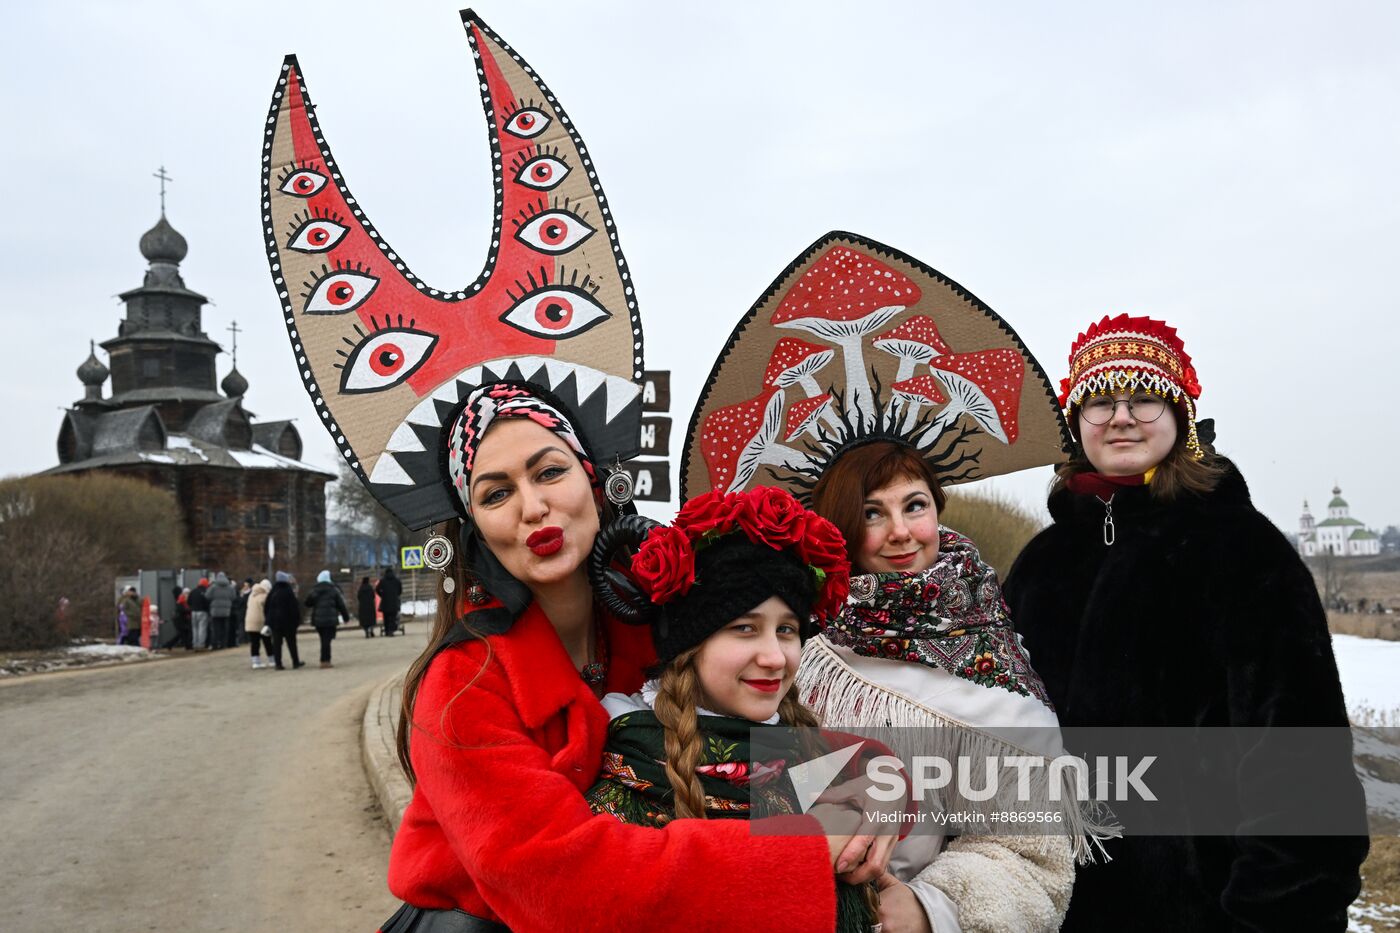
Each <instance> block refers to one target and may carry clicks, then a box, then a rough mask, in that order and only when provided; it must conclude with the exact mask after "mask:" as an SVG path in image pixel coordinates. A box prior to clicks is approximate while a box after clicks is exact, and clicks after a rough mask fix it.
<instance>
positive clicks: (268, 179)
mask: <svg viewBox="0 0 1400 933" xmlns="http://www.w3.org/2000/svg"><path fill="white" fill-rule="evenodd" d="M462 24H463V27H464V28H465V30H466V33H467V41H468V42H469V43H470V44H471V49H472V57H473V58H474V59H475V63H476V71H477V78H478V85H479V88H480V93H481V99H482V105H483V107H484V109H485V111H486V117H487V137H488V141H489V143H490V147H491V166H492V178H493V183H494V185H495V189H496V191H495V194H496V197H495V209H494V212H493V222H492V231H491V248H490V250H489V251H488V253H487V257H486V264H485V266H484V267H483V268H482V271H481V274H480V275H479V276H478V277H477V279H476V281H474V282H473V283H472V284H471V285H470V286H468V287H467V288H465V289H461V290H458V291H440V290H438V289H435V288H429V287H428V286H427V284H426V283H424V282H423V281H421V280H420V279H419V278H418V277H417V276H416V275H414V274H413V271H412V270H411V269H409V268H408V265H407V264H406V263H405V262H404V261H403V260H402V259H401V258H400V257H399V256H398V254H397V253H395V252H394V251H393V250H392V249H391V248H390V246H389V244H388V243H387V242H386V241H385V240H384V239H383V238H382V237H381V236H380V235H379V232H378V231H377V230H376V229H375V228H374V226H373V225H372V224H370V223H369V221H368V220H366V218H365V214H364V211H363V210H362V209H361V207H360V206H359V203H358V202H357V201H356V199H355V198H354V196H353V195H351V193H350V189H349V188H348V187H347V186H346V184H345V180H344V178H343V176H342V174H341V172H340V168H339V166H338V165H337V164H336V162H335V158H334V156H332V155H331V151H330V148H329V146H327V145H326V140H325V135H324V134H323V133H322V131H321V126H320V122H319V121H318V120H317V118H316V109H315V106H314V105H313V104H312V102H311V94H310V92H309V91H308V90H307V87H306V76H305V74H304V72H303V71H302V69H301V65H300V63H299V62H298V61H297V58H296V56H295V55H288V56H287V57H286V58H284V59H283V61H282V72H281V74H280V75H279V76H278V79H277V85H276V87H274V88H273V92H272V103H271V106H270V107H269V108H268V117H267V125H266V129H265V131H264V134H263V159H262V162H263V164H262V219H263V238H264V242H265V244H266V248H267V258H268V264H269V266H270V269H271V272H272V281H273V284H274V285H275V286H276V289H277V296H278V300H279V301H280V302H281V305H282V312H283V316H284V320H285V323H286V325H287V335H288V336H289V337H290V338H291V342H292V352H293V355H294V356H295V358H296V361H297V368H298V370H299V371H300V373H301V379H302V384H303V385H304V386H305V387H306V391H307V394H308V395H310V396H311V399H312V401H313V402H314V403H315V405H316V409H317V411H318V412H319V414H320V416H321V419H322V421H323V422H324V424H325V426H326V429H327V430H328V431H329V432H330V434H331V436H332V437H333V438H334V439H335V442H336V445H337V447H338V448H339V450H340V452H341V455H342V456H343V457H344V458H345V461H346V463H347V464H348V465H349V466H350V468H351V469H352V470H353V471H354V472H355V475H356V476H358V477H359V478H360V480H361V481H362V482H364V483H366V485H370V480H369V477H368V475H367V474H366V472H365V470H364V468H363V467H362V466H361V464H360V459H359V457H358V455H357V454H356V453H355V451H354V450H353V449H352V447H351V445H350V443H349V441H348V440H347V439H346V437H345V435H344V433H343V432H342V431H341V430H340V428H339V425H337V424H336V423H335V421H334V420H333V419H332V417H331V413H330V409H329V408H328V406H327V405H326V399H325V396H324V394H323V393H322V391H321V388H320V386H319V384H318V383H317V381H316V378H315V376H314V375H313V374H312V371H311V368H310V365H309V363H308V362H307V355H306V353H305V350H304V348H303V346H302V343H301V338H300V336H299V334H298V330H297V323H296V316H295V310H294V308H293V306H292V303H291V290H290V288H289V287H288V284H287V281H286V279H285V277H284V275H283V272H282V263H281V255H280V250H279V245H278V242H277V234H276V231H275V229H274V224H273V220H272V196H273V187H272V183H273V173H274V170H275V169H276V168H277V167H278V166H274V165H273V161H272V146H273V142H274V140H275V138H276V135H277V121H278V117H279V116H280V115H281V110H282V106H283V104H284V97H285V95H286V94H287V93H288V76H289V75H290V73H291V71H292V69H293V68H295V69H296V73H297V76H298V81H299V84H300V93H301V99H302V104H303V105H304V107H305V109H306V116H307V120H308V122H309V124H310V127H311V131H312V135H313V138H314V139H315V141H316V145H317V147H318V148H319V150H320V153H321V159H322V161H323V163H324V166H325V170H326V172H327V173H328V174H329V177H330V180H331V181H332V182H334V183H335V185H336V188H337V189H338V190H339V192H340V195H341V197H342V198H343V199H344V201H345V204H346V206H347V207H348V208H349V209H350V211H351V213H352V214H353V215H354V217H355V219H356V220H357V221H358V222H359V224H360V226H361V228H362V229H363V230H364V231H365V233H367V234H368V235H369V237H370V239H371V240H372V241H373V242H374V243H375V245H377V246H378V247H379V250H380V252H382V253H383V254H384V256H385V258H387V259H388V260H389V262H391V263H392V264H393V266H394V268H395V269H396V270H398V271H399V273H401V274H402V275H403V276H404V278H405V279H407V280H408V281H409V282H410V283H411V284H412V285H413V286H414V287H415V288H417V289H418V290H419V291H420V292H422V293H424V294H426V295H428V296H431V297H433V298H436V299H438V300H440V301H444V302H453V301H462V300H465V299H467V298H469V297H471V296H472V295H475V294H476V293H477V292H479V291H481V289H482V288H483V287H484V286H485V284H486V283H487V282H488V281H489V280H490V278H491V275H492V273H493V272H494V270H495V267H496V261H497V257H498V251H499V249H500V245H501V232H502V228H503V221H504V211H505V188H504V176H503V166H502V162H503V159H502V156H501V144H500V134H499V132H498V130H497V127H496V119H495V108H494V106H493V104H492V101H491V92H490V86H489V84H488V83H487V80H486V71H485V68H484V66H483V65H482V58H481V56H482V52H481V49H480V48H479V47H478V44H477V37H476V35H475V34H474V33H473V32H472V27H473V26H475V27H476V28H477V29H480V30H481V32H482V34H484V35H485V36H487V37H489V38H490V39H491V41H492V42H494V43H496V44H497V45H498V46H500V48H501V49H502V50H503V51H504V52H505V53H506V54H508V55H509V56H510V57H511V59H512V60H514V61H515V63H516V64H518V65H519V66H520V68H521V69H522V70H523V71H524V72H525V73H526V74H527V75H528V76H529V77H530V79H531V80H532V81H534V83H535V84H536V86H537V88H538V90H539V92H540V93H542V94H543V95H544V99H545V100H546V101H547V102H548V104H549V107H550V108H551V109H552V110H553V111H554V114H555V116H556V117H557V118H558V120H559V122H560V124H561V125H562V126H563V127H564V129H565V131H566V132H567V133H568V135H569V138H570V139H571V140H572V141H573V144H574V146H575V147H576V149H577V150H578V154H579V159H580V160H581V163H582V167H583V169H584V170H585V171H586V172H587V175H588V183H589V186H590V187H591V188H592V190H593V194H594V196H595V197H596V199H597V201H598V207H599V210H600V211H601V212H602V215H603V223H604V225H605V227H606V229H607V233H608V241H609V245H610V247H611V249H612V252H613V259H614V261H615V263H616V266H617V272H618V275H619V277H620V278H621V280H622V286H623V295H624V297H625V299H626V302H627V311H628V317H629V319H630V322H631V328H632V381H633V382H634V383H637V384H639V385H640V384H641V381H642V370H643V346H642V344H643V340H642V324H641V316H640V314H639V312H638V310H637V301H636V296H635V293H634V289H633V286H632V279H631V275H630V273H629V272H628V270H627V260H626V258H625V257H624V256H623V254H622V248H621V245H620V244H619V242H618V237H617V228H616V226H615V225H614V223H613V219H612V210H611V208H610V207H609V206H608V200H607V195H605V194H604V193H603V188H602V185H601V184H600V183H599V182H598V174H597V171H596V169H595V168H594V166H593V163H592V160H591V159H590V158H589V156H588V149H587V147H586V146H585V145H584V143H583V140H582V139H581V138H580V137H579V135H578V132H577V131H576V130H575V129H574V125H573V122H572V121H571V120H570V119H569V116H568V114H567V113H565V112H564V109H563V108H562V107H561V106H560V105H559V102H558V100H557V99H556V98H555V96H554V94H553V92H551V91H550V90H549V88H548V87H547V86H546V85H545V83H544V82H543V81H542V80H541V79H540V77H539V76H538V75H537V74H536V73H535V71H534V69H533V68H531V67H530V65H529V64H528V63H527V62H526V61H525V60H524V59H523V58H521V57H520V56H519V55H518V54H517V53H516V52H515V50H514V49H512V48H511V47H510V45H508V44H507V43H506V42H505V41H504V40H502V39H501V38H500V37H499V36H498V35H496V33H495V32H494V31H493V30H492V29H491V28H490V27H489V26H487V25H486V24H485V23H484V22H482V20H481V19H480V18H479V17H477V16H476V14H475V13H474V12H473V11H471V10H464V11H462ZM277 193H278V194H279V195H281V196H286V197H290V196H291V195H285V194H284V193H282V192H277ZM371 488H373V487H372V486H371Z"/></svg>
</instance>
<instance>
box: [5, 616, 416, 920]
mask: <svg viewBox="0 0 1400 933" xmlns="http://www.w3.org/2000/svg"><path fill="white" fill-rule="evenodd" d="M424 628H425V626H423V625H422V624H415V625H411V626H410V629H411V630H413V631H412V634H410V635H408V636H404V637H399V638H393V639H385V638H374V639H369V640H366V639H365V638H364V637H363V636H362V635H361V634H360V633H359V631H358V630H355V631H350V632H341V634H340V636H339V637H338V638H337V639H336V640H335V643H334V644H335V647H334V651H335V663H336V666H335V667H334V668H333V669H331V670H321V669H319V668H318V667H317V663H316V637H315V635H314V634H311V635H310V636H309V637H308V635H307V634H306V633H305V630H304V632H303V635H302V636H301V638H300V639H299V641H300V644H301V647H302V651H303V655H302V657H303V659H308V658H309V663H308V664H307V666H306V667H304V668H302V669H300V670H296V671H293V670H287V671H270V670H269V671H253V670H250V669H249V662H248V655H247V651H246V649H238V650H233V649H230V650H226V651H221V652H217V653H214V654H209V655H199V656H194V657H177V658H174V659H172V660H168V661H153V662H148V663H142V664H132V665H126V666H122V667H116V668H110V669H104V670H96V671H82V672H75V673H62V674H48V675H35V676H30V677H25V678H20V679H18V680H17V681H14V682H9V683H5V684H0V749H3V754H2V755H0V789H3V792H0V827H3V831H0V865H3V866H4V869H3V875H4V889H5V896H4V904H3V913H4V917H5V919H4V921H3V922H2V923H0V926H3V927H4V928H5V929H6V930H15V931H40V930H43V931H50V930H104V931H108V930H110V931H126V930H132V931H135V930H143V931H172V933H173V931H182V933H184V931H191V930H198V931H205V930H208V931H219V930H230V931H235V930H236V931H239V933H247V931H262V930H268V931H275V930H315V931H322V930H325V931H338V930H345V931H356V933H370V931H373V930H374V929H375V928H376V926H377V924H378V923H379V922H380V921H382V920H384V919H385V918H387V917H388V916H389V914H390V913H391V912H392V911H393V909H394V907H395V902H394V900H393V898H392V897H391V896H390V894H389V892H388V890H387V888H386V887H385V883H384V877H385V870H386V867H387V865H388V841H389V836H388V830H387V828H386V825H385V823H384V820H383V818H382V817H381V816H380V813H379V810H378V807H377V805H376V804H375V802H374V799H373V797H372V796H371V793H370V790H369V785H368V784H367V783H366V780H365V776H364V770H363V768H362V766H361V762H360V746H359V730H360V717H361V715H362V713H363V712H364V708H365V702H366V700H367V698H368V696H369V692H370V690H371V689H372V688H373V686H374V685H376V684H378V683H380V682H381V681H383V680H384V679H385V678H386V677H388V676H390V675H391V674H393V673H395V672H397V671H401V670H403V669H404V668H406V667H407V666H408V663H409V662H410V661H411V660H412V658H413V657H414V655H416V654H417V652H418V651H420V650H422V647H423V644H424Z"/></svg>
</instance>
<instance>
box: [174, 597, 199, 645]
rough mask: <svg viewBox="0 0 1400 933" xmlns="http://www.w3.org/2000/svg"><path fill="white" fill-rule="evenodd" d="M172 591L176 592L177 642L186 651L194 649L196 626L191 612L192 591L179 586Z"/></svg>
mask: <svg viewBox="0 0 1400 933" xmlns="http://www.w3.org/2000/svg"><path fill="white" fill-rule="evenodd" d="M171 592H172V593H174V594H175V644H176V645H178V646H180V647H182V648H184V649H185V650H186V651H193V650H194V627H193V623H192V621H191V613H190V591H189V590H188V589H186V588H184V587H179V586H177V587H175V588H174V589H172V590H171Z"/></svg>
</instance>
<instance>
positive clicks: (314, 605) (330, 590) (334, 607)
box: [305, 570, 350, 667]
mask: <svg viewBox="0 0 1400 933" xmlns="http://www.w3.org/2000/svg"><path fill="white" fill-rule="evenodd" d="M305 603H306V606H307V608H309V609H310V610H311V625H312V626H313V627H314V628H315V629H316V634H317V635H318V636H319V637H320V639H321V666H322V667H331V666H332V665H331V639H333V638H335V629H336V626H337V625H338V624H339V623H340V622H341V621H342V620H343V621H345V622H349V621H350V610H349V609H348V608H346V606H345V597H344V596H341V595H340V587H338V586H336V585H335V584H334V583H332V582H331V572H330V571H329V570H322V571H321V572H320V573H318V574H316V585H315V586H313V587H312V588H311V592H310V593H307V594H306V600H305Z"/></svg>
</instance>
